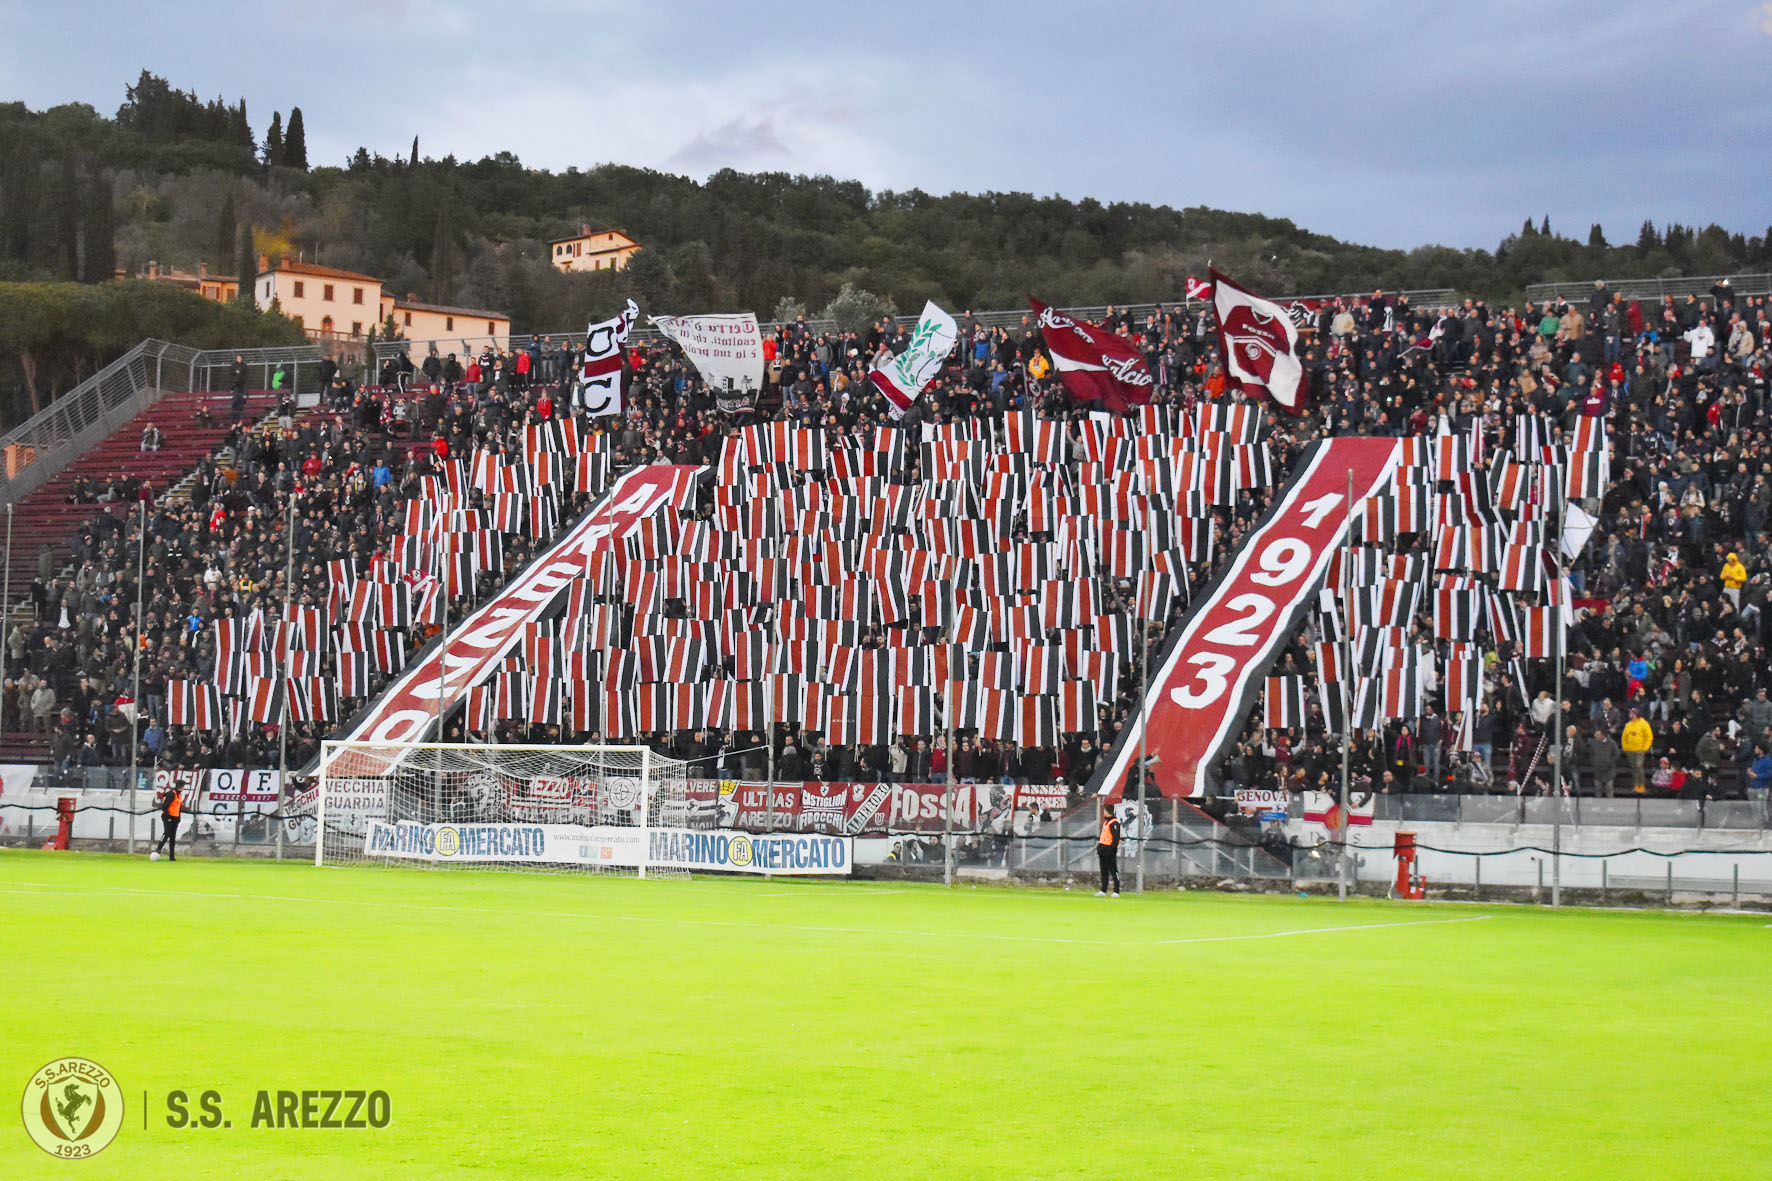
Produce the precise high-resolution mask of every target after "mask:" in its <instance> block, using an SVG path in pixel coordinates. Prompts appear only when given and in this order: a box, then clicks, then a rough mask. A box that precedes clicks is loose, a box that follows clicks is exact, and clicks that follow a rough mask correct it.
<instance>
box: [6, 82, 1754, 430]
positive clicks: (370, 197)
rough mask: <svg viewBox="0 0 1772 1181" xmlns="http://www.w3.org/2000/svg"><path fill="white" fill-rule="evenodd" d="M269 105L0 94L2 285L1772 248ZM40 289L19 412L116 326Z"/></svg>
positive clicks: (439, 281)
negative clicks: (571, 150) (600, 152)
mask: <svg viewBox="0 0 1772 1181" xmlns="http://www.w3.org/2000/svg"><path fill="white" fill-rule="evenodd" d="M259 126H261V127H262V128H263V131H262V134H261V133H258V132H255V130H254V123H253V120H252V118H251V117H249V115H248V112H247V104H246V100H245V99H244V98H239V99H236V100H234V101H233V102H231V103H230V102H227V101H225V100H224V99H222V98H219V97H218V98H213V99H203V98H200V97H199V96H198V95H197V94H196V93H195V92H191V91H184V90H180V89H178V88H177V87H175V86H173V85H172V84H170V83H169V82H167V81H166V80H165V79H162V78H160V77H158V76H156V75H154V74H152V73H149V72H147V71H145V70H144V71H143V72H142V74H141V76H140V78H139V79H137V80H136V82H135V83H133V84H131V85H129V86H127V87H126V88H125V89H124V99H123V102H122V104H121V105H120V106H119V107H118V109H117V111H116V112H115V113H114V114H112V115H105V114H102V113H100V112H99V111H97V110H95V109H93V108H92V107H90V106H86V105H83V104H70V105H64V106H58V107H54V108H51V109H48V110H44V111H32V110H29V109H27V107H26V106H25V104H23V103H19V102H13V103H3V104H0V283H6V284H8V287H7V292H9V294H0V299H4V300H9V301H12V302H13V305H14V306H18V304H17V301H20V300H23V301H27V303H28V302H29V301H31V300H32V299H33V298H34V297H33V296H32V294H31V292H30V291H29V290H28V289H27V288H29V287H30V286H31V285H35V284H45V283H68V284H86V285H95V284H108V283H109V282H110V280H111V279H112V277H113V276H114V275H116V274H119V273H121V274H123V275H125V276H135V275H140V274H143V273H144V272H145V270H146V268H147V266H148V264H149V263H150V262H155V263H158V264H159V266H160V267H161V268H162V269H166V268H173V269H178V270H183V271H196V270H197V269H198V267H199V266H200V265H201V266H207V267H208V269H209V271H210V272H211V273H212V274H228V275H233V274H238V273H239V271H240V270H241V269H242V268H243V267H245V268H252V267H254V266H255V264H256V260H257V257H258V255H260V254H268V255H272V256H288V257H298V258H301V259H303V260H305V261H308V262H318V263H324V264H326V265H329V266H337V267H344V268H348V269H352V270H360V271H364V272H367V273H369V274H373V275H377V276H380V277H382V278H383V279H384V280H385V283H386V289H387V290H388V291H390V292H392V293H395V294H399V295H404V294H407V293H411V294H413V295H415V296H417V297H418V298H420V299H424V300H429V301H432V302H436V303H450V304H466V305H472V306H478V307H492V308H497V309H499V310H502V311H506V312H508V313H509V314H510V315H511V318H512V321H513V327H514V328H515V329H516V330H517V331H519V332H522V331H554V330H562V329H566V328H569V327H570V326H572V325H575V324H582V323H583V322H585V321H586V320H588V319H590V318H592V317H594V316H601V315H606V314H608V313H609V311H610V310H611V309H613V308H615V307H617V306H618V305H619V303H620V301H621V300H622V299H625V298H626V297H628V296H629V295H632V296H633V297H635V298H636V299H638V300H639V301H640V302H641V303H642V305H643V306H645V307H646V308H648V309H649V310H653V309H657V310H667V311H672V312H692V311H730V310H751V311H756V312H758V313H759V314H761V315H762V316H764V317H765V318H770V317H771V316H773V315H777V314H785V313H791V312H794V311H799V310H805V311H806V312H807V313H808V314H811V315H816V314H818V313H819V312H820V311H821V310H823V309H825V308H826V307H827V306H829V305H830V303H831V301H832V300H833V299H835V298H836V297H837V296H838V295H839V293H841V292H842V291H843V290H844V288H845V287H848V288H850V291H851V294H850V297H849V298H850V306H856V305H859V306H862V307H867V306H874V307H879V308H888V307H891V308H900V309H914V308H920V307H921V306H922V304H923V301H924V300H925V299H934V300H936V301H937V302H938V303H941V304H942V305H944V306H947V307H951V308H954V309H965V308H978V309H984V308H1001V307H1013V306H1018V305H1020V304H1021V303H1022V302H1023V301H1024V300H1025V297H1026V295H1027V293H1029V292H1035V293H1038V294H1039V295H1041V296H1042V297H1043V298H1045V299H1047V300H1050V301H1052V302H1055V303H1061V304H1072V305H1098V304H1107V303H1126V302H1141V301H1150V300H1165V301H1168V300H1176V299H1179V298H1181V297H1182V295H1183V292H1184V290H1185V283H1186V279H1187V276H1189V275H1190V274H1191V275H1199V274H1203V273H1204V270H1205V267H1206V262H1207V260H1208V259H1211V260H1213V261H1214V262H1215V263H1216V264H1217V265H1218V266H1219V268H1220V269H1222V270H1226V271H1229V272H1230V273H1232V274H1235V275H1237V276H1238V278H1240V279H1241V280H1243V281H1244V282H1246V283H1248V284H1250V285H1251V286H1253V287H1255V288H1256V289H1258V290H1263V291H1267V292H1270V293H1273V294H1305V293H1318V292H1330V291H1356V290H1369V289H1371V288H1374V287H1384V288H1388V289H1408V288H1443V287H1451V288H1455V289H1456V290H1458V291H1459V292H1461V293H1462V294H1466V295H1474V296H1479V297H1483V298H1488V299H1492V300H1509V299H1513V298H1517V297H1518V296H1519V294H1520V293H1521V292H1522V290H1523V289H1524V287H1525V286H1526V285H1527V284H1529V283H1536V282H1542V281H1547V280H1581V279H1592V278H1598V277H1604V278H1608V279H1615V278H1633V277H1649V276H1665V275H1679V274H1717V273H1729V272H1737V271H1742V270H1756V269H1772V249H1769V247H1768V240H1769V238H1772V230H1769V231H1768V232H1767V235H1766V236H1747V235H1744V234H1742V233H1739V232H1732V231H1729V230H1727V229H1724V228H1723V227H1720V226H1716V225H1711V226H1706V227H1703V228H1696V227H1689V226H1682V225H1677V224H1669V225H1664V226H1660V227H1657V226H1656V225H1655V224H1654V223H1653V222H1652V221H1648V220H1646V221H1644V223H1643V225H1642V229H1641V232H1640V233H1639V234H1638V236H1637V238H1636V239H1635V240H1634V241H1631V242H1621V243H1612V242H1608V241H1607V240H1606V239H1605V237H1604V235H1603V234H1602V233H1601V232H1600V228H1599V227H1598V226H1592V227H1590V228H1589V229H1587V230H1586V231H1585V232H1578V233H1575V234H1573V235H1570V234H1565V233H1564V232H1562V231H1563V229H1564V227H1552V226H1551V225H1550V223H1549V219H1548V218H1544V217H1528V218H1526V219H1525V221H1524V222H1523V223H1522V224H1521V227H1520V229H1519V230H1518V231H1517V232H1515V233H1513V234H1510V235H1509V236H1508V237H1507V238H1506V239H1504V240H1503V241H1501V242H1499V243H1497V245H1496V247H1495V249H1493V250H1475V249H1454V248H1450V247H1443V246H1434V245H1424V246H1420V247H1417V248H1415V249H1413V250H1408V251H1402V250H1384V249H1378V248H1376V247H1371V246H1362V245H1359V244H1357V243H1350V242H1342V241H1339V240H1337V239H1335V238H1331V237H1327V236H1325V235H1322V234H1316V233H1312V232H1310V231H1309V230H1307V229H1303V228H1300V227H1299V226H1296V225H1294V224H1293V223H1292V222H1291V221H1288V220H1285V219H1281V218H1271V217H1264V216H1262V215H1260V214H1255V213H1232V212H1226V211H1223V210H1216V209H1208V208H1203V207H1198V206H1195V207H1187V208H1172V207H1169V206H1161V205H1146V204H1122V203H1110V204H1102V203H1100V202H1097V201H1094V200H1081V201H1071V200H1066V199H1063V198H1058V197H1038V196H1034V195H1032V194H1028V193H978V194H968V193H949V194H945V195H937V194H931V193H924V192H921V191H918V190H915V189H913V190H910V191H906V192H891V191H886V192H870V191H869V190H868V189H867V188H866V187H865V186H863V185H861V184H860V183H858V182H856V181H847V180H839V179H833V178H831V177H827V176H789V175H786V174H782V173H760V174H745V173H738V172H734V171H730V170H727V171H722V172H719V173H716V174H715V175H713V176H711V177H709V178H707V179H706V180H705V181H696V180H693V179H690V178H688V177H683V176H675V175H670V174H667V173H663V172H657V171H653V170H651V169H644V168H634V167H628V166H625V165H621V164H601V165H597V166H595V167H591V168H588V169H584V170H580V169H577V168H569V169H567V170H565V171H563V172H550V171H545V170H537V169H531V168H528V167H526V166H524V164H523V163H522V162H521V161H520V160H518V159H517V157H515V156H514V155H511V154H510V153H505V152H501V153H499V154H497V155H493V156H489V157H486V158H484V159H480V160H473V161H465V160H457V159H455V158H453V157H444V158H442V159H436V158H433V157H430V156H426V155H423V154H422V146H423V145H422V144H421V143H420V142H419V141H418V140H414V141H413V143H412V145H411V148H410V150H409V151H406V152H402V153H401V154H399V155H397V156H395V157H393V158H389V157H386V156H383V155H381V154H379V153H376V152H371V151H369V150H367V149H363V148H360V149H358V150H357V152H356V153H355V154H354V155H353V156H352V157H351V158H350V159H348V160H340V161H335V162H334V161H318V160H312V159H310V153H309V151H308V147H307V128H306V125H305V122H304V119H303V116H302V112H301V110H300V109H299V108H294V109H292V110H290V111H289V112H287V113H285V112H281V111H278V112H273V113H270V115H269V118H268V119H261V120H260V124H259ZM580 225H588V226H590V227H591V228H592V229H619V230H622V231H624V232H626V233H627V234H629V235H631V236H632V237H633V238H634V239H635V240H636V241H638V242H640V243H641V245H642V250H641V252H640V253H639V254H638V255H636V256H635V258H634V259H633V261H632V262H631V263H630V265H629V266H628V267H627V268H626V269H625V270H624V271H621V272H619V273H617V272H602V273H591V274H581V275H562V274H560V273H558V272H557V271H555V270H554V269H553V267H552V266H550V265H549V262H548V243H549V242H550V240H553V239H557V238H561V237H565V236H567V235H569V234H572V233H575V232H576V231H577V230H578V228H579V226H580ZM13 285H23V286H22V287H21V286H13ZM152 286H154V285H153V284H147V283H134V284H129V285H127V291H128V292H133V293H134V294H128V293H125V294H121V295H118V296H115V297H114V299H119V300H123V301H124V302H130V301H137V300H139V301H143V302H144V303H146V304H150V305H151V308H150V310H148V311H145V312H143V313H141V314H136V315H131V316H129V317H127V322H128V323H129V324H131V325H132V326H140V327H142V328H143V330H144V333H145V334H151V335H165V336H168V337H169V338H173V339H181V340H185V341H186V342H187V343H194V338H192V339H187V337H191V336H192V334H201V335H203V336H204V337H206V338H208V337H212V336H213V335H214V334H215V333H216V332H218V331H223V330H225V331H227V332H235V331H238V332H240V333H241V334H242V335H241V336H240V337H237V338H230V339H238V340H239V342H240V343H242V344H253V343H271V342H275V341H280V340H287V339H294V338H295V337H294V336H292V334H293V333H295V332H296V330H295V328H294V326H293V325H291V324H288V323H287V322H284V321H281V320H280V318H275V317H257V316H256V313H252V312H250V311H249V310H246V309H239V310H237V311H236V312H235V313H233V314H229V313H227V312H226V310H224V309H216V308H214V307H213V305H211V311H210V312H208V313H198V312H191V311H189V310H188V309H187V310H186V311H183V312H175V308H176V306H177V305H178V304H179V303H180V301H178V300H173V299H169V298H167V297H165V296H150V294H149V293H148V292H146V291H145V288H148V287H152ZM864 293H865V295H866V296H867V298H863V294H864ZM189 298H191V299H196V297H195V296H194V295H192V296H190V297H189ZM44 299H45V301H47V303H46V306H44V307H42V308H38V309H36V310H35V314H34V315H32V316H31V317H29V320H30V323H31V324H32V325H35V327H34V328H29V329H27V328H26V327H16V328H13V329H7V328H5V327H0V411H4V413H5V415H6V417H7V418H8V419H9V420H11V421H16V420H17V417H18V415H19V413H20V412H21V411H28V409H29V407H28V405H27V404H26V403H27V402H28V401H33V400H34V401H42V400H44V399H46V398H48V397H53V396H54V394H55V393H56V392H59V391H60V390H62V389H65V388H67V386H68V385H69V384H71V383H72V382H73V381H75V380H77V379H78V377H77V375H79V374H81V373H83V372H84V373H90V372H91V369H92V367H93V365H94V364H95V363H102V360H103V359H104V357H105V353H106V350H108V349H112V348H114V347H115V342H114V341H113V340H112V339H111V336H114V334H106V335H105V337H104V339H103V341H102V343H101V340H100V337H99V335H98V334H96V333H85V332H83V330H82V329H81V328H80V327H79V326H78V325H69V324H61V323H59V322H57V317H58V316H67V315H86V314H87V313H86V312H85V311H84V310H82V309H83V305H82V303H81V301H79V300H76V299H72V298H69V297H66V296H65V294H64V295H63V296H58V297H56V299H54V300H50V299H49V297H48V296H45V297H44ZM870 301H871V303H870ZM153 309H158V311H157V312H156V311H154V310H153ZM160 315H164V316H165V317H166V324H165V327H164V328H163V329H162V328H161V327H159V316H160ZM255 317H256V321H257V322H255V319H254V318H255ZM5 319H6V313H5V311H4V307H3V306H0V325H3V324H4V321H5ZM51 329H53V331H54V333H55V334H56V335H57V336H58V338H59V339H60V340H62V341H63V342H64V343H63V344H62V345H59V346H57V347H56V348H55V349H54V350H51V353H52V354H53V355H52V357H51V361H50V363H49V364H48V365H47V366H38V379H37V381H36V382H35V383H34V384H35V385H36V387H37V388H36V389H35V391H34V393H35V398H34V399H27V398H26V397H24V385H25V380H24V374H23V372H22V369H21V366H20V363H19V359H18V356H17V352H18V350H19V349H20V348H22V347H27V346H29V345H30V343H31V341H32V340H35V341H36V342H37V346H38V348H39V351H40V352H42V350H43V340H42V339H41V334H42V333H43V332H46V331H50V330H51ZM32 332H37V333H38V334H39V335H38V336H37V337H32V336H31V333H32ZM180 333H184V334H186V336H184V337H181V336H180V335H179V334H180ZM88 337H90V339H88ZM26 338H29V339H26ZM70 342H71V343H70ZM130 343H133V342H130ZM122 347H127V344H125V345H123V346H122ZM118 351H120V349H119V350H118ZM112 355H114V353H113V354H112Z"/></svg>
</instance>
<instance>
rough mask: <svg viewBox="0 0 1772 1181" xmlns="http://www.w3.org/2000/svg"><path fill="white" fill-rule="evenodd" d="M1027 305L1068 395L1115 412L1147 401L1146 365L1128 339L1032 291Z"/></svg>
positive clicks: (1148, 375) (1148, 378)
mask: <svg viewBox="0 0 1772 1181" xmlns="http://www.w3.org/2000/svg"><path fill="white" fill-rule="evenodd" d="M1028 306H1029V307H1031V308H1033V310H1034V313H1035V314H1036V315H1038V316H1039V317H1040V334H1041V335H1042V336H1043V337H1044V338H1045V341H1046V351H1047V352H1049V353H1051V354H1052V366H1053V368H1055V369H1057V370H1058V376H1059V378H1060V380H1062V381H1063V382H1064V385H1065V388H1066V389H1068V390H1069V391H1070V392H1071V395H1072V396H1073V397H1075V398H1078V399H1080V400H1082V401H1085V402H1100V403H1101V404H1102V407H1103V408H1104V409H1107V410H1111V411H1113V412H1114V413H1115V414H1131V413H1132V408H1133V407H1134V406H1142V405H1144V404H1145V403H1147V402H1149V401H1150V400H1151V387H1152V386H1153V385H1154V384H1155V383H1154V382H1153V381H1152V380H1151V371H1150V368H1149V367H1148V366H1146V365H1145V363H1144V354H1142V353H1140V352H1139V351H1138V350H1137V349H1136V348H1134V347H1133V346H1132V342H1131V341H1129V340H1126V339H1124V338H1122V337H1119V336H1115V335H1114V334H1113V333H1112V332H1109V331H1108V330H1107V329H1106V328H1103V327H1102V326H1101V325H1099V324H1090V323H1086V322H1082V321H1078V320H1073V319H1071V318H1070V317H1069V316H1067V315H1065V314H1064V313H1063V312H1061V311H1058V310H1057V309H1056V308H1049V307H1047V306H1046V305H1045V304H1043V303H1041V302H1040V301H1039V300H1037V299H1035V298H1033V297H1032V296H1029V297H1028Z"/></svg>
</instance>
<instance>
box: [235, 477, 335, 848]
mask: <svg viewBox="0 0 1772 1181" xmlns="http://www.w3.org/2000/svg"><path fill="white" fill-rule="evenodd" d="M300 491H301V490H300V489H299V488H295V487H291V488H290V490H289V526H288V529H287V531H286V533H285V535H284V536H285V538H286V541H285V544H286V545H287V546H288V549H289V552H288V554H287V555H285V557H284V560H283V717H282V724H281V725H279V726H278V727H277V807H276V808H275V810H274V814H275V815H276V817H277V860H278V861H281V860H283V785H284V784H285V783H286V782H287V781H288V779H289V712H290V711H289V665H290V662H291V660H292V659H293V657H292V655H291V653H290V647H291V645H292V643H293V641H294V639H295V628H294V626H293V625H292V623H291V621H290V618H289V607H290V604H291V602H292V601H293V600H294V597H295V500H296V497H297V495H299V494H300ZM234 816H235V820H234V844H235V845H236V846H238V845H239V843H240V829H241V828H242V827H244V825H245V821H246V784H245V783H244V782H242V783H241V784H240V799H239V801H238V802H237V803H236V804H235V806H234ZM319 839H320V838H319V834H318V833H316V834H315V840H316V841H318V840H319Z"/></svg>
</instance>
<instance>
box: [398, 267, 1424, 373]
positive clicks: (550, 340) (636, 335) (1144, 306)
mask: <svg viewBox="0 0 1772 1181" xmlns="http://www.w3.org/2000/svg"><path fill="white" fill-rule="evenodd" d="M1371 294H1372V293H1371V292H1369V291H1360V292H1342V293H1339V294H1333V295H1286V296H1281V297H1279V298H1278V299H1277V301H1276V302H1278V303H1281V304H1289V303H1296V302H1298V301H1300V300H1311V301H1316V300H1334V299H1358V300H1364V299H1368V298H1370V297H1371ZM1387 294H1388V295H1389V296H1390V297H1391V298H1393V299H1394V298H1396V297H1398V296H1407V297H1408V298H1409V302H1410V304H1411V305H1412V306H1414V307H1418V308H1437V307H1448V306H1450V305H1452V304H1454V303H1456V302H1457V300H1458V293H1457V292H1456V291H1454V290H1453V289H1452V288H1450V287H1435V288H1426V289H1422V290H1419V291H1392V292H1389V293H1387ZM1182 303H1187V304H1189V305H1190V306H1194V307H1201V306H1204V303H1203V301H1201V300H1197V299H1195V300H1170V301H1168V302H1167V303H1162V304H1157V303H1117V304H1113V305H1112V307H1113V309H1114V311H1115V312H1127V313H1130V314H1131V316H1132V318H1133V320H1134V322H1135V323H1136V322H1142V321H1143V320H1144V318H1145V317H1146V316H1148V315H1150V314H1151V313H1152V312H1154V311H1156V310H1157V309H1158V308H1159V307H1165V308H1173V307H1175V306H1177V305H1178V304H1182ZM1059 310H1060V311H1062V312H1064V313H1065V314H1067V315H1071V316H1077V317H1080V318H1082V319H1085V320H1096V321H1099V320H1101V319H1102V317H1104V316H1106V315H1107V312H1108V309H1107V307H1106V306H1096V307H1067V308H1060V309H1059ZM1023 316H1026V317H1029V318H1030V320H1031V318H1032V316H1033V313H1032V312H1030V311H1029V310H1028V309H1026V308H1004V309H998V310H995V311H984V312H973V311H965V312H961V313H958V314H957V315H956V317H955V318H956V319H958V320H960V321H961V322H962V323H966V322H968V321H970V322H973V323H978V324H982V325H984V326H985V327H986V328H1014V327H1017V326H1019V325H1020V324H1021V320H1022V317H1023ZM893 319H894V320H896V321H901V322H907V323H908V322H909V321H910V320H911V319H912V316H911V314H908V313H901V314H899V315H896V316H894V317H893ZM782 323H783V322H782V321H777V320H765V321H761V322H759V324H758V327H759V328H761V329H762V331H763V332H764V333H766V334H767V333H770V332H773V331H775V329H777V328H779V327H781V325H782ZM805 323H806V328H807V331H809V332H811V333H813V334H814V335H817V334H818V333H822V332H835V331H836V330H837V323H836V321H835V320H825V319H814V318H812V317H808V318H807V319H806V321H805ZM583 337H584V329H582V328H568V329H562V330H561V331H558V332H534V333H528V334H524V333H512V334H511V335H510V336H508V337H489V336H484V335H481V336H475V335H473V334H471V333H470V334H468V335H466V336H449V337H439V338H437V339H435V340H378V341H376V342H375V362H376V365H377V366H380V365H381V364H382V363H383V362H385V361H387V360H388V359H389V358H391V357H398V356H400V355H401V354H402V353H408V354H410V355H411V356H412V357H413V358H414V360H422V359H423V358H424V357H425V356H426V355H428V354H429V353H430V351H431V349H432V347H435V348H436V350H437V354H438V356H447V355H448V354H449V353H454V354H455V355H456V359H457V360H459V361H461V362H462V363H463V364H464V365H465V364H466V363H467V357H466V355H465V350H467V349H468V348H469V347H470V346H471V347H472V349H473V351H474V352H476V353H478V351H479V350H480V348H481V347H482V346H484V345H486V344H487V343H493V344H497V343H498V342H500V341H506V340H508V342H509V343H508V344H506V345H505V346H504V347H505V349H506V350H507V351H515V350H518V349H525V348H528V347H529V346H530V345H531V344H538V345H546V344H555V345H558V344H567V343H573V342H576V341H579V340H581V339H583ZM661 337H662V334H661V333H660V332H659V331H658V330H657V329H655V328H652V327H650V326H648V325H646V324H645V323H644V322H642V323H640V324H636V325H635V326H634V329H633V332H632V333H631V334H630V339H633V340H639V341H651V340H656V339H660V338H661Z"/></svg>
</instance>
